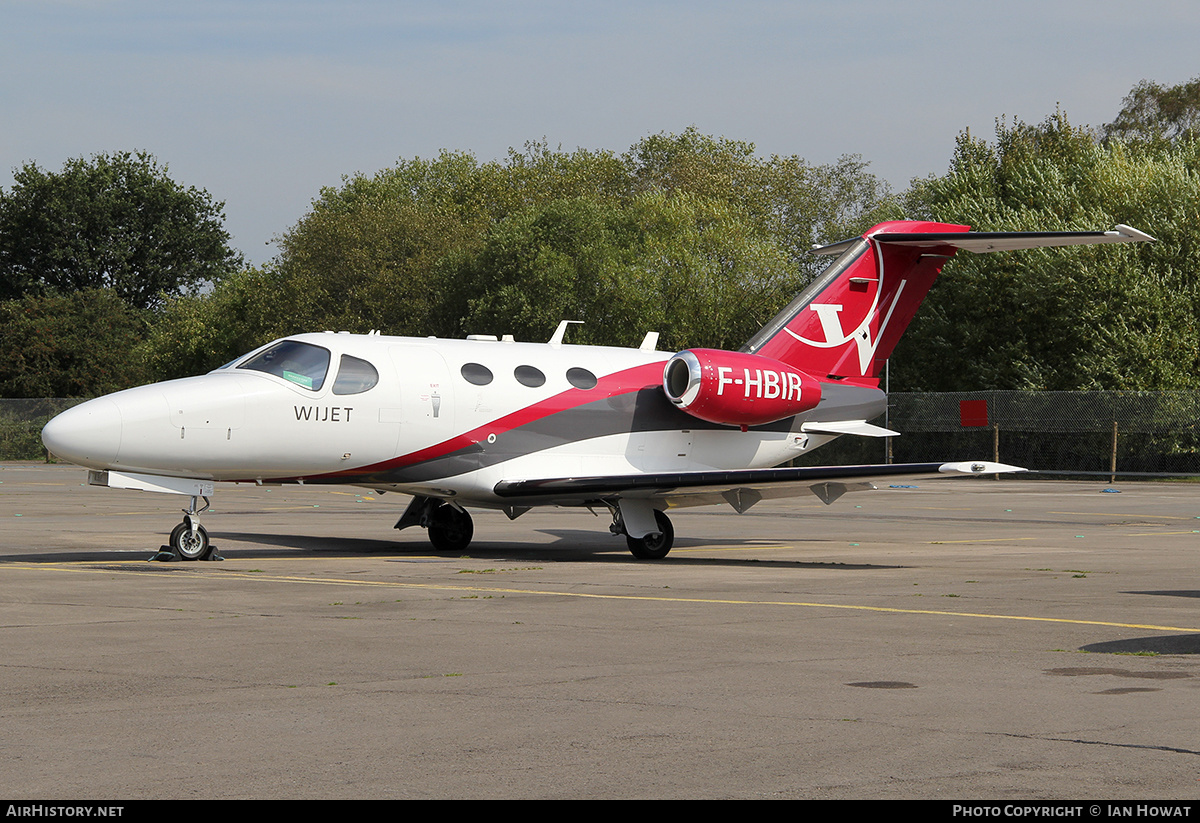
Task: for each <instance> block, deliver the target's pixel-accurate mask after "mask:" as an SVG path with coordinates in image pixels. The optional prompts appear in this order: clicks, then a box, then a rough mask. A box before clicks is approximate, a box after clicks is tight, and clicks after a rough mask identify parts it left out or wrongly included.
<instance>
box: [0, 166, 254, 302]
mask: <svg viewBox="0 0 1200 823" xmlns="http://www.w3.org/2000/svg"><path fill="white" fill-rule="evenodd" d="M14 179H15V182H14V185H13V187H12V188H11V189H10V190H8V191H2V190H0V298H4V299H7V298H15V297H21V296H24V295H27V294H31V295H52V294H69V293H72V292H77V291H81V290H85V289H97V288H109V289H112V290H113V291H115V292H116V294H117V295H119V296H120V297H121V299H123V300H124V301H125V302H127V303H128V304H129V305H130V306H133V307H136V308H147V307H152V306H156V305H158V304H159V303H160V301H161V299H162V295H163V294H175V293H180V292H185V293H186V292H194V291H196V290H197V289H198V288H199V287H200V286H201V285H202V284H204V283H206V282H213V281H216V280H219V279H220V278H221V277H224V276H225V275H227V274H229V273H230V272H232V271H235V270H237V268H238V267H240V266H241V264H242V258H241V255H240V254H238V253H237V252H235V251H234V250H233V249H231V248H230V247H229V234H228V233H227V232H226V231H225V229H224V227H223V219H224V216H223V214H222V212H221V210H222V208H223V204H222V203H218V202H215V201H214V200H213V199H212V197H211V196H210V195H209V194H208V193H207V192H205V191H202V190H199V189H196V188H184V187H183V186H181V185H180V184H178V183H176V182H175V181H173V180H171V179H170V177H168V176H167V169H166V168H165V167H161V166H159V165H158V164H157V162H156V161H155V160H154V158H153V157H151V156H150V155H148V154H145V153H136V154H134V153H130V152H118V153H114V154H98V155H95V156H94V157H92V158H91V159H90V160H85V159H82V158H78V159H72V160H68V161H67V162H66V163H65V164H64V166H63V168H62V170H61V171H59V172H57V173H54V172H47V171H44V170H42V169H41V168H39V167H38V166H37V165H36V164H34V163H28V164H26V165H24V166H22V167H20V168H19V169H17V170H16V171H15V173H14Z"/></svg>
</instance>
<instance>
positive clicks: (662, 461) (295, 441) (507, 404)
mask: <svg viewBox="0 0 1200 823" xmlns="http://www.w3.org/2000/svg"><path fill="white" fill-rule="evenodd" d="M287 341H288V342H290V343H291V344H292V345H294V346H303V347H304V349H305V350H306V351H318V353H319V354H320V355H321V357H322V358H324V357H325V354H324V353H326V352H327V353H328V357H327V362H328V364H327V367H326V370H325V372H324V373H323V374H320V375H318V374H317V372H318V371H319V366H312V367H311V368H310V370H309V371H308V372H303V369H302V367H301V366H292V365H291V364H288V365H286V366H281V365H279V363H278V362H275V363H271V365H270V366H269V368H266V369H264V368H261V365H262V361H263V360H264V354H263V353H269V351H270V350H271V347H272V346H276V347H278V344H279V343H280V342H281V341H276V342H275V343H272V344H270V345H269V346H264V347H263V348H261V349H258V350H256V352H251V353H250V354H248V355H246V356H245V357H243V358H239V359H238V360H236V361H234V362H233V363H231V364H229V365H227V366H224V367H222V368H220V369H217V370H215V371H213V372H210V373H209V374H206V375H202V376H199V377H190V378H185V379H182V380H172V381H168V382H164V383H156V384H153V385H148V386H142V387H139V388H135V389H129V390H127V391H123V392H118V393H116V394H112V395H108V396H106V397H101V398H97V399H95V400H91V401H88V402H86V403H83V404H81V405H79V406H76V407H75V408H73V409H70V410H68V411H67V412H64V413H63V414H62V415H60V416H59V417H57V418H55V419H54V420H53V421H51V423H50V424H48V425H47V427H46V429H45V432H44V438H45V440H46V443H47V445H48V446H49V447H50V448H51V450H52V451H53V452H54V453H55V454H57V455H59V456H60V457H63V458H65V459H68V460H71V461H72V462H76V463H79V464H81V465H84V466H87V467H90V468H93V469H101V470H114V471H121V472H129V473H141V474H151V475H163V476H175V477H189V478H199V479H204V480H214V481H247V482H264V483H271V482H296V481H302V482H309V483H349V484H353V485H359V486H365V487H368V488H376V489H388V490H398V491H406V492H410V493H414V494H432V495H437V496H451V495H452V496H455V497H456V498H458V499H459V500H461V501H463V502H470V503H472V504H474V505H481V506H497V505H500V504H501V501H500V499H499V498H498V497H497V496H496V495H495V493H494V492H493V489H494V487H495V485H496V483H497V482H499V481H501V480H517V479H522V478H545V477H599V476H610V475H629V474H636V473H643V472H649V473H662V472H683V471H697V470H708V469H743V468H764V467H770V466H775V465H778V464H780V463H782V462H784V461H786V460H789V459H791V458H793V457H796V456H797V455H799V454H801V453H803V452H805V451H807V450H809V449H812V448H815V447H816V446H818V445H821V444H822V443H824V442H827V441H828V440H831V439H832V436H830V435H823V434H811V433H808V434H806V433H805V432H803V431H802V429H801V427H802V425H803V423H804V422H808V421H822V420H826V421H827V420H843V419H858V420H862V419H869V418H870V417H874V416H875V415H877V414H879V413H881V412H882V410H883V402H884V400H883V397H884V396H883V393H882V392H879V391H878V390H875V389H868V388H861V387H840V386H836V387H833V388H834V389H837V390H839V391H840V392H841V393H840V394H839V391H833V392H832V394H831V395H830V396H829V397H827V398H826V399H825V400H823V401H822V403H821V405H819V406H817V408H815V409H813V410H811V411H810V412H807V413H805V414H801V415H797V416H796V417H792V418H788V419H786V420H782V421H779V422H778V423H775V424H772V425H770V426H762V427H754V428H751V429H749V430H748V431H742V430H740V429H739V428H737V427H733V426H720V425H715V424H709V423H705V422H703V421H701V420H698V419H695V418H692V417H690V416H689V415H688V414H686V413H685V412H682V411H679V410H678V409H676V408H674V407H672V405H671V404H670V402H668V401H667V399H666V397H665V396H664V395H663V392H662V387H661V386H662V368H663V364H664V363H665V361H666V360H667V359H668V358H669V357H670V353H669V352H657V351H649V350H643V349H624V348H608V347H599V346H571V345H554V344H546V343H514V342H496V341H486V340H442V339H433V338H428V339H422V338H401V337H384V336H380V335H353V334H346V333H340V334H333V333H324V334H305V335H297V336H295V337H291V338H287ZM266 359H267V361H269V360H270V358H269V357H267V358H266ZM364 362H365V363H367V364H369V365H368V366H364V365H363V363H364ZM256 363H257V364H258V366H260V367H248V364H256ZM291 368H294V369H296V371H291V370H289V369H291ZM372 369H373V370H374V371H375V372H376V374H377V379H375V381H374V383H373V384H371V385H369V386H367V388H365V389H364V388H363V386H364V385H367V384H368V383H370V382H371V381H370V380H369V379H365V380H358V382H356V380H355V379H354V378H356V377H361V374H362V373H363V372H369V371H371V370H372ZM301 372H303V373H301ZM489 375H490V379H489ZM847 402H849V405H850V406H851V407H852V408H851V409H850V410H849V411H847V410H846V409H845V408H844V406H845V405H846V404H847ZM509 502H511V501H509Z"/></svg>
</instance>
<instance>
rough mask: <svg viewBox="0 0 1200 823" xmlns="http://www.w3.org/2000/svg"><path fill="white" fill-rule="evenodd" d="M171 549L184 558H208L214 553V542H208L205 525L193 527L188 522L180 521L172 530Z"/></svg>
mask: <svg viewBox="0 0 1200 823" xmlns="http://www.w3.org/2000/svg"><path fill="white" fill-rule="evenodd" d="M171 549H172V550H173V551H174V552H175V553H176V554H178V555H179V556H180V557H181V558H183V559H184V560H207V559H208V556H209V555H210V554H212V544H211V543H209V542H208V532H206V531H205V530H204V527H203V526H197V527H196V533H195V534H194V535H193V534H192V527H191V526H189V525H188V524H187V523H186V522H184V523H180V524H179V525H178V526H176V527H175V530H174V531H172V532H171Z"/></svg>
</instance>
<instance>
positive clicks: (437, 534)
mask: <svg viewBox="0 0 1200 823" xmlns="http://www.w3.org/2000/svg"><path fill="white" fill-rule="evenodd" d="M409 526H423V527H424V528H425V529H426V530H427V531H428V532H429V542H430V543H432V544H433V550H434V551H436V552H461V551H466V548H467V546H469V545H471V538H472V537H474V536H475V524H474V523H472V522H471V515H470V514H468V513H467V510H466V509H464V508H461V507H460V506H457V505H455V504H454V503H443V502H442V501H441V500H438V499H437V498H436V497H414V498H413V499H412V502H411V503H409V504H408V508H407V509H405V510H404V514H403V515H401V516H400V519H399V520H398V521H396V526H395V527H396V528H397V529H406V528H408V527H409Z"/></svg>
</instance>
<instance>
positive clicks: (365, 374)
mask: <svg viewBox="0 0 1200 823" xmlns="http://www.w3.org/2000/svg"><path fill="white" fill-rule="evenodd" d="M378 382H379V372H378V371H376V369H375V367H374V366H372V365H371V364H370V363H368V362H367V361H366V360H361V359H359V358H357V357H351V356H350V355H348V354H343V355H342V363H341V365H340V366H339V367H338V376H337V380H335V381H333V393H334V394H362V393H363V392H365V391H367V390H368V389H373V388H375V384H376V383H378Z"/></svg>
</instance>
